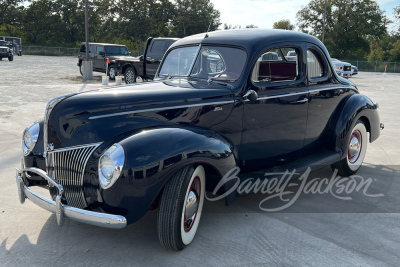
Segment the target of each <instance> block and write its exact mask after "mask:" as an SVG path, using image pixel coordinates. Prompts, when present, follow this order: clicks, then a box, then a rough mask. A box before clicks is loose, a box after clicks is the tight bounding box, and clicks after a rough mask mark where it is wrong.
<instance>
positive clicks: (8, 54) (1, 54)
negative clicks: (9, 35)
mask: <svg viewBox="0 0 400 267" xmlns="http://www.w3.org/2000/svg"><path fill="white" fill-rule="evenodd" d="M4 43H5V42H4V41H0V60H3V58H8V61H13V60H14V55H13V52H12V49H11V48H9V47H8V46H5V45H4Z"/></svg>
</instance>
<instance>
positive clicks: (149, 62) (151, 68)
mask: <svg viewBox="0 0 400 267" xmlns="http://www.w3.org/2000/svg"><path fill="white" fill-rule="evenodd" d="M167 44H168V41H167V40H157V39H153V43H152V44H151V46H150V49H149V51H148V52H147V54H146V75H148V76H151V77H154V75H155V74H156V72H157V69H158V66H159V65H160V63H161V60H162V58H163V56H164V53H165V51H166V50H167V48H168V47H167Z"/></svg>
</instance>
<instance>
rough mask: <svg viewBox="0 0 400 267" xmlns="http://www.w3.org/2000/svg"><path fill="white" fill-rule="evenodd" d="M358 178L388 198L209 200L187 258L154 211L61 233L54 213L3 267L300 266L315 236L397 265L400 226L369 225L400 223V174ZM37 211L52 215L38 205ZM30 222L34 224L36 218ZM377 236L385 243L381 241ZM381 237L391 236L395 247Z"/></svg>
mask: <svg viewBox="0 0 400 267" xmlns="http://www.w3.org/2000/svg"><path fill="white" fill-rule="evenodd" d="M357 175H359V176H362V177H365V178H372V181H373V182H372V183H371V185H370V187H369V190H370V191H368V193H370V194H378V193H383V194H384V197H381V198H379V200H376V199H377V198H375V199H374V200H372V199H370V198H368V197H366V196H365V195H364V194H363V192H362V190H360V191H359V192H355V193H354V192H353V193H354V194H350V195H351V197H352V200H340V199H337V198H336V197H334V196H332V195H331V194H329V193H327V194H301V196H300V197H299V198H298V199H297V200H296V201H295V203H293V205H292V206H290V207H289V208H287V209H284V210H281V211H279V212H265V211H262V210H261V209H260V208H259V205H260V201H262V200H263V199H265V198H267V197H268V196H271V195H273V194H256V195H250V196H246V197H240V198H238V199H237V200H236V202H235V203H234V204H233V205H231V206H228V207H225V205H224V202H223V201H221V200H220V201H216V202H212V201H206V203H205V208H204V211H203V214H202V218H201V223H200V227H199V230H198V233H197V236H196V238H195V240H194V241H193V243H192V244H191V245H190V246H188V247H187V248H185V250H184V252H185V253H176V252H173V251H169V250H166V249H164V248H163V247H161V246H160V244H159V241H158V235H157V211H151V212H148V213H147V215H146V216H144V217H143V218H142V219H141V220H139V221H138V222H136V223H134V224H131V225H128V226H127V227H126V228H124V229H121V230H113V229H105V228H101V227H94V226H90V225H85V224H81V223H77V222H73V221H69V220H66V221H65V225H64V226H63V227H58V226H57V223H56V218H55V215H54V214H51V215H50V213H49V217H48V219H47V221H46V222H45V223H44V224H43V226H42V228H41V230H40V233H39V234H38V235H36V233H37V232H38V231H37V229H32V227H31V225H30V222H29V221H26V222H25V224H26V228H25V229H24V228H22V229H12V230H13V231H14V232H15V231H19V232H20V233H24V234H21V236H19V237H18V238H17V239H16V240H10V238H6V239H5V240H2V241H0V258H2V263H1V265H3V264H4V265H3V266H16V265H27V264H29V265H30V266H33V265H45V264H46V265H55V264H57V265H59V264H68V265H86V266H88V265H91V266H92V265H93V266H95V265H110V264H113V265H135V264H136V265H139V264H140V265H143V264H146V265H160V264H161V265H168V264H174V265H175V266H187V263H188V262H189V261H190V263H191V265H203V266H204V265H208V264H209V265H215V264H217V263H218V262H220V261H221V260H223V261H225V263H230V264H231V266H233V265H240V264H256V263H258V264H259V263H271V264H288V263H289V264H293V263H296V262H297V263H299V264H301V261H300V262H299V259H298V256H299V253H304V251H303V252H302V250H301V249H300V247H301V246H305V247H309V249H311V250H315V249H318V250H319V253H321V250H324V249H325V248H324V249H323V248H321V247H320V246H318V248H316V247H315V242H316V241H315V238H317V239H318V240H319V241H318V242H322V243H324V244H325V242H327V243H333V244H335V245H337V246H338V247H335V248H334V250H337V251H340V249H343V248H346V249H347V248H348V249H350V248H351V249H353V250H355V251H357V252H359V253H361V254H362V253H363V250H368V251H369V255H370V256H371V255H372V257H374V258H375V259H377V260H378V261H381V260H382V261H385V262H390V263H392V264H395V263H396V262H397V261H398V260H399V256H398V255H397V251H398V250H397V249H398V246H393V247H388V246H387V245H388V244H391V242H394V243H393V244H399V243H400V242H399V241H400V240H399V236H398V234H396V231H398V229H397V226H396V224H389V225H393V226H392V227H387V226H386V227H385V229H381V228H380V224H375V223H371V219H368V218H369V216H370V215H371V214H372V213H374V214H375V215H374V216H378V218H380V219H382V220H383V219H384V218H387V220H389V221H393V220H396V221H397V220H398V217H394V218H391V217H390V216H389V215H388V213H398V212H399V208H398V207H399V206H400V205H399V204H400V200H399V199H400V196H399V194H398V192H399V191H400V185H399V182H398V181H399V178H400V168H399V166H383V165H365V166H363V167H362V168H361V169H360V171H359V173H357ZM331 176H332V171H331V170H330V168H329V167H326V168H323V169H321V170H319V171H316V172H313V173H311V175H310V176H309V179H310V180H313V179H316V178H325V177H326V178H329V177H331ZM342 179H345V178H342ZM296 189H299V187H296V186H291V187H290V190H292V191H296ZM208 195H209V196H210V193H208ZM338 195H339V194H338ZM286 196H287V197H289V196H290V194H288V195H286ZM338 203H339V204H338ZM343 203H344V204H343ZM281 204H282V200H280V199H279V198H272V199H271V201H268V202H267V203H266V206H267V207H274V206H279V205H281ZM263 206H265V205H263ZM37 212H47V211H44V210H41V209H40V208H39V207H37ZM376 213H380V214H378V215H376ZM31 220H32V221H34V222H35V225H37V219H35V218H31ZM375 220H376V219H374V222H375ZM288 231H290V233H289V232H288ZM25 233H26V234H25ZM300 233H302V234H300ZM374 233H376V234H378V235H380V236H381V237H380V238H376V236H375V234H374ZM15 235H16V234H14V236H15ZM381 238H386V240H389V241H390V243H386V242H385V241H382V239H381ZM321 240H322V241H321ZM313 242H314V243H313ZM280 246H284V247H285V249H282V247H280ZM373 247H375V248H376V249H375V250H374V248H373ZM288 248H291V249H292V251H291V253H288ZM303 249H304V248H303ZM327 249H328V247H327ZM329 249H331V250H332V248H329ZM322 253H323V251H322ZM338 253H339V252H338ZM385 257H386V258H385ZM339 263H340V261H339ZM342 263H345V262H342Z"/></svg>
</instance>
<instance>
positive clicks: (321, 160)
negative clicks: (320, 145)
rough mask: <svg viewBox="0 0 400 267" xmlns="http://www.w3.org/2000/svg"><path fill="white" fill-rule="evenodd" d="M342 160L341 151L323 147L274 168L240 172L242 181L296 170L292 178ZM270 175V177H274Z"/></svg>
mask: <svg viewBox="0 0 400 267" xmlns="http://www.w3.org/2000/svg"><path fill="white" fill-rule="evenodd" d="M339 160H340V152H336V151H333V150H329V149H322V150H319V151H318V152H316V153H313V154H310V155H308V156H305V157H302V158H300V159H298V160H295V161H291V162H288V163H285V164H283V165H279V166H274V167H272V168H267V169H262V170H259V171H255V172H249V173H244V174H239V175H238V176H239V178H240V180H241V181H244V180H246V179H248V178H254V179H257V178H259V179H263V178H264V177H265V178H268V177H266V176H265V174H266V173H284V172H286V171H288V172H289V173H291V172H293V170H296V174H295V175H293V176H292V179H296V178H299V177H300V176H301V175H302V174H303V173H304V172H305V171H306V170H307V169H308V168H309V167H310V168H311V171H316V170H318V169H320V168H323V167H325V166H329V165H331V164H333V163H335V162H338V161H339ZM272 177H273V176H270V177H269V178H272Z"/></svg>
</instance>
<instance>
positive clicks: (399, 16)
mask: <svg viewBox="0 0 400 267" xmlns="http://www.w3.org/2000/svg"><path fill="white" fill-rule="evenodd" d="M393 14H394V17H395V18H396V24H397V33H398V34H400V5H399V6H397V7H395V8H394V9H393Z"/></svg>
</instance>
